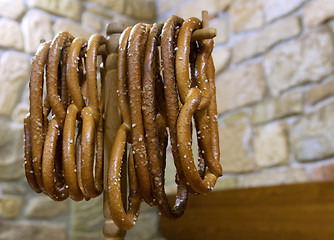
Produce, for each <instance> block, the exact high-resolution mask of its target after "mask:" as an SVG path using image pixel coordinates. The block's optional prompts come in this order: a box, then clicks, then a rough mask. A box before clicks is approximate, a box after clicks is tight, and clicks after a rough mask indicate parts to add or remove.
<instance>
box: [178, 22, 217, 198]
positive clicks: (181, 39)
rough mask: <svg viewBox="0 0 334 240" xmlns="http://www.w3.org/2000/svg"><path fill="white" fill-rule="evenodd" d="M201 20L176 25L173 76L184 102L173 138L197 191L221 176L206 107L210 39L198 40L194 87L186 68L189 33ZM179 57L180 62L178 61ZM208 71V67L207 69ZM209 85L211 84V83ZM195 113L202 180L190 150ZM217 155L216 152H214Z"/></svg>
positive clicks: (209, 93) (207, 189)
mask: <svg viewBox="0 0 334 240" xmlns="http://www.w3.org/2000/svg"><path fill="white" fill-rule="evenodd" d="M200 25H201V22H200V20H199V19H197V18H190V19H188V20H187V21H185V22H184V23H183V25H182V26H181V28H180V32H179V36H178V44H177V48H178V50H177V52H176V77H177V84H178V87H179V92H180V98H181V100H182V101H183V103H184V106H183V107H182V109H181V112H180V115H179V117H178V120H177V139H178V144H179V151H180V155H181V165H182V169H183V171H184V174H185V177H186V179H187V181H188V183H189V185H190V186H191V187H192V189H194V190H195V191H196V192H198V193H206V192H208V191H210V190H211V189H212V188H213V186H214V185H215V182H216V180H217V178H218V177H220V176H221V175H222V169H221V165H220V164H219V159H216V158H214V157H213V152H212V147H211V136H210V128H209V119H208V115H207V109H206V108H207V107H208V105H209V104H210V102H211V100H212V97H211V96H212V95H211V94H212V90H211V86H210V84H209V81H208V79H207V77H206V75H207V74H206V71H207V70H208V69H209V68H208V67H207V62H208V59H209V57H210V55H211V51H212V47H213V42H212V40H202V41H200V42H199V45H200V50H199V51H200V52H199V54H198V56H197V59H196V71H197V76H196V83H197V86H198V87H199V88H197V87H191V81H190V78H189V71H188V62H189V61H188V59H189V48H187V45H189V44H190V41H191V34H192V32H193V31H194V30H195V29H198V28H199V27H200ZM181 60H182V61H181ZM210 70H212V68H211V69H210ZM211 85H212V84H211ZM192 116H195V123H196V129H197V135H198V139H199V148H200V149H201V150H202V151H201V152H200V155H201V156H202V157H203V159H204V161H205V164H206V165H207V166H208V171H207V172H206V173H205V176H204V179H202V178H201V176H200V175H199V173H198V171H197V169H196V166H195V164H194V159H193V155H192V149H191V119H192ZM218 155H219V154H218Z"/></svg>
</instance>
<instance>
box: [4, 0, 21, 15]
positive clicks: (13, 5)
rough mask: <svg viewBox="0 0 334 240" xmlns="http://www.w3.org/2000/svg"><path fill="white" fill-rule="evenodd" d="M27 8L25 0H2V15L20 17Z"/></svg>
mask: <svg viewBox="0 0 334 240" xmlns="http://www.w3.org/2000/svg"><path fill="white" fill-rule="evenodd" d="M25 10H26V5H25V4H24V1H23V0H1V1H0V17H6V18H11V19H17V18H19V17H20V16H21V15H22V14H23V12H24V11H25Z"/></svg>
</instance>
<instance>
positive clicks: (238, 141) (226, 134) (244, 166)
mask: <svg viewBox="0 0 334 240" xmlns="http://www.w3.org/2000/svg"><path fill="white" fill-rule="evenodd" d="M251 137H252V129H251V127H250V125H249V124H248V123H247V122H242V123H238V124H231V125H228V126H224V124H223V123H222V122H219V139H220V141H219V144H220V152H221V164H222V166H223V169H224V172H225V173H241V172H249V171H252V170H254V169H255V167H256V164H255V160H254V156H253V154H252V152H253V150H252V144H251Z"/></svg>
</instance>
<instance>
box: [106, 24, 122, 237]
mask: <svg viewBox="0 0 334 240" xmlns="http://www.w3.org/2000/svg"><path fill="white" fill-rule="evenodd" d="M123 29H124V26H123V24H118V23H110V24H108V26H107V42H106V52H107V54H108V57H107V60H106V74H105V79H104V81H105V87H104V90H103V91H104V96H105V105H104V192H103V215H104V218H105V222H104V225H103V234H104V237H105V239H106V240H122V239H124V237H125V234H126V232H125V231H122V230H120V229H119V228H118V227H117V226H116V225H115V223H114V222H113V220H112V219H111V216H110V212H109V206H108V199H107V194H106V187H107V172H108V163H109V157H110V152H111V148H112V145H113V143H114V139H115V137H116V133H117V130H118V128H119V126H120V125H121V123H122V119H121V115H120V113H119V109H118V103H117V93H116V90H117V52H118V40H119V37H120V35H121V33H122V31H123ZM122 169H123V167H122ZM122 183H123V184H122V195H123V199H126V194H127V191H126V183H127V177H126V171H123V176H122Z"/></svg>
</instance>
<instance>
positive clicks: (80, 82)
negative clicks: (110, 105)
mask: <svg viewBox="0 0 334 240" xmlns="http://www.w3.org/2000/svg"><path fill="white" fill-rule="evenodd" d="M105 40H106V39H105V37H104V36H103V35H100V34H95V35H93V36H91V38H90V39H89V41H87V40H86V39H84V38H74V37H73V36H72V35H71V34H69V33H67V32H62V33H60V34H58V35H57V36H56V37H55V38H54V39H53V41H50V42H45V43H43V44H41V46H40V48H39V49H38V51H37V53H36V56H35V58H34V60H33V63H32V70H31V76H30V113H29V114H28V115H27V116H26V117H25V119H24V133H25V162H24V166H25V173H26V178H27V180H28V183H29V184H30V186H31V188H32V189H33V190H34V191H36V192H37V193H40V192H43V193H45V194H46V195H48V196H49V197H50V198H52V199H53V200H56V201H62V200H65V199H66V198H68V196H70V197H71V199H73V200H74V201H80V200H82V199H83V198H85V199H86V200H89V199H90V198H94V197H97V196H99V195H100V194H101V192H102V190H103V99H102V98H101V97H100V99H99V97H98V96H99V95H100V96H103V95H102V94H99V92H98V85H102V87H101V89H103V81H102V82H101V81H100V82H99V83H100V84H98V80H97V79H98V78H97V76H98V75H99V74H97V68H96V65H97V60H98V57H97V56H98V48H99V46H100V45H102V44H104V43H105ZM101 61H102V62H103V61H104V58H103V56H102V60H101ZM100 75H103V67H102V68H101V74H100ZM99 79H103V78H99ZM45 85H46V86H45ZM94 165H95V173H93V166H94Z"/></svg>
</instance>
